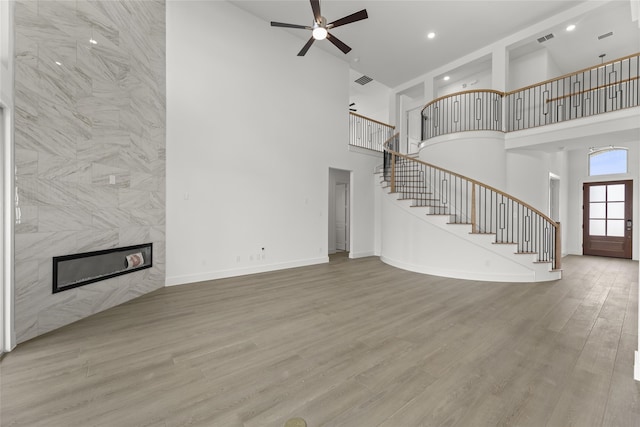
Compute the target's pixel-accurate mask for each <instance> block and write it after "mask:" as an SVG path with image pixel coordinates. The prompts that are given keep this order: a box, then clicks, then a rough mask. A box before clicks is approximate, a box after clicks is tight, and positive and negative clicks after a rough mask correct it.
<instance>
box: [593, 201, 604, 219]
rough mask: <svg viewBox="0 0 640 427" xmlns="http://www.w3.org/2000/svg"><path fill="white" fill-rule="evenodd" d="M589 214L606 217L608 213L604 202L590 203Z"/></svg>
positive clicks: (595, 216)
mask: <svg viewBox="0 0 640 427" xmlns="http://www.w3.org/2000/svg"><path fill="white" fill-rule="evenodd" d="M589 216H590V217H591V218H603V219H604V218H606V217H607V213H606V210H605V204H604V203H589Z"/></svg>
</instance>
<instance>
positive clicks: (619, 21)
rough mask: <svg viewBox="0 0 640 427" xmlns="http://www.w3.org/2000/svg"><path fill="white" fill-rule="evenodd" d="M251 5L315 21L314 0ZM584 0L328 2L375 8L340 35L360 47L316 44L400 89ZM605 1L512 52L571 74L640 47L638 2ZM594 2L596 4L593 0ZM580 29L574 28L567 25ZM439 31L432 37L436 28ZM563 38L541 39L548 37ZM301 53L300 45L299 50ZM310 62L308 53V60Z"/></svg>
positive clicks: (338, 9)
mask: <svg viewBox="0 0 640 427" xmlns="http://www.w3.org/2000/svg"><path fill="white" fill-rule="evenodd" d="M231 2H232V3H234V4H235V5H237V6H238V7H240V8H242V9H244V10H245V11H247V12H249V13H251V14H253V15H255V16H257V17H259V18H260V19H263V20H264V21H265V25H268V23H269V21H279V22H287V23H293V24H300V25H311V23H312V21H313V15H312V12H311V6H310V4H309V1H307V0H289V1H270V0H260V1H245V0H234V1H231ZM583 2H584V0H583V1H565V0H553V1H548V0H547V1H545V0H502V1H481V0H446V1H437V0H422V1H399V0H394V1H381V0H355V1H354V0H351V1H337V0H321V2H320V5H321V10H322V15H323V16H325V17H326V18H327V20H328V21H329V22H331V21H333V20H336V19H338V18H342V17H343V16H346V15H349V14H351V13H353V12H356V11H358V10H361V9H365V8H366V9H367V11H368V14H369V19H366V20H363V21H359V22H355V23H352V24H349V25H345V26H342V27H339V28H336V29H335V30H332V31H331V32H332V34H334V35H335V36H336V37H338V38H339V39H340V40H342V41H343V42H344V43H346V44H347V45H349V46H350V47H351V48H353V50H352V51H351V52H349V53H348V54H347V55H344V54H343V53H342V52H340V51H339V50H338V49H336V47H335V46H333V45H332V44H331V43H329V42H328V41H326V40H325V41H319V42H316V43H314V45H313V46H312V47H311V49H310V50H309V52H308V53H307V55H313V52H314V49H323V50H325V51H327V52H329V53H331V54H332V55H335V56H337V57H340V58H341V59H344V60H346V61H348V62H349V64H350V66H351V68H352V69H354V70H356V71H358V72H360V73H362V74H366V75H368V76H370V77H372V78H373V79H375V80H376V81H378V82H380V83H383V84H385V85H386V86H388V87H395V86H398V85H400V84H402V83H404V82H407V81H409V80H411V79H413V78H415V77H418V76H420V75H422V74H424V73H426V72H429V71H431V70H434V69H436V68H439V67H441V66H443V65H446V64H448V63H450V62H451V61H453V60H455V59H457V58H460V57H463V56H465V55H467V54H469V53H472V52H474V51H476V50H478V49H480V48H482V47H485V46H487V45H490V44H492V43H493V42H496V41H498V40H500V39H502V38H504V37H506V36H509V35H511V34H514V33H516V32H518V31H520V30H523V29H525V28H527V27H529V26H531V25H533V24H536V23H538V22H540V21H543V20H545V19H547V18H550V17H552V16H554V15H556V14H558V13H561V12H563V11H566V10H569V9H571V8H573V7H575V6H577V5H579V4H580V3H583ZM596 2H597V3H598V4H602V6H600V7H598V9H596V10H594V11H592V12H589V13H587V14H586V15H584V16H581V17H579V19H578V20H577V22H566V23H562V24H561V25H560V26H559V27H557V28H548V29H546V30H545V31H542V32H541V34H539V35H537V36H536V37H532V38H531V40H522V41H521V42H520V43H518V44H516V45H514V48H513V51H512V52H511V55H512V56H513V55H521V54H525V53H529V52H532V51H533V50H535V49H547V50H548V51H549V54H550V56H551V57H552V58H553V59H554V61H555V62H556V63H557V65H558V67H559V68H560V69H561V70H562V71H563V72H571V71H575V70H578V69H581V68H585V67H588V66H592V65H595V64H597V63H599V62H600V59H599V58H598V55H600V54H602V53H606V57H605V59H606V60H610V59H615V58H617V57H620V56H624V55H628V54H631V53H637V52H639V51H640V28H639V26H638V23H637V22H633V21H632V20H631V2H630V0H613V1H609V2H607V1H599V0H596ZM592 3H594V2H593V1H592ZM570 23H574V24H575V25H576V26H577V27H576V29H575V30H574V31H573V32H571V33H566V31H565V27H566V25H568V24H570ZM273 31H287V32H289V33H291V34H292V35H294V36H295V37H298V38H300V47H301V48H302V46H303V45H304V43H305V42H306V41H307V40H308V39H309V37H310V32H309V31H307V30H298V29H286V28H275V27H274V28H273ZM432 31H433V32H435V33H436V37H435V38H433V39H428V38H427V34H428V33H429V32H432ZM610 31H613V33H614V34H613V36H611V37H607V38H605V39H603V40H598V36H599V35H602V34H605V33H608V32H610ZM549 33H553V34H554V35H555V37H554V38H553V39H550V40H549V41H547V42H545V43H542V44H541V43H538V42H537V41H536V39H537V38H538V37H540V36H544V35H546V34H549ZM296 54H297V51H295V52H294V51H292V52H291V55H292V56H295V55H296ZM301 60H304V58H301Z"/></svg>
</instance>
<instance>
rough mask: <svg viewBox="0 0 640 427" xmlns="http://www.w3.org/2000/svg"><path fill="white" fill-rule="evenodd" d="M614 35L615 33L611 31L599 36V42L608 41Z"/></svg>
mask: <svg viewBox="0 0 640 427" xmlns="http://www.w3.org/2000/svg"><path fill="white" fill-rule="evenodd" d="M612 35H613V31H609V32H608V33H607V34H602V35H601V36H598V40H602V39H606V38H607V37H611V36H612Z"/></svg>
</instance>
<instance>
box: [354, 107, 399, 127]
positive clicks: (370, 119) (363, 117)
mask: <svg viewBox="0 0 640 427" xmlns="http://www.w3.org/2000/svg"><path fill="white" fill-rule="evenodd" d="M349 114H351V115H352V116H356V117H360V118H361V119H365V120H369V121H370V122H373V123H377V124H379V125H382V126H386V127H388V128H391V129H395V128H396V127H395V126H393V125H390V124H387V123H382V122H379V121H378V120H374V119H372V118H369V117H367V116H363V115H361V114H356V113H354V112H353V111H349Z"/></svg>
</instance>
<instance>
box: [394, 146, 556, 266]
mask: <svg viewBox="0 0 640 427" xmlns="http://www.w3.org/2000/svg"><path fill="white" fill-rule="evenodd" d="M398 147H399V138H398V134H396V135H394V136H393V137H392V138H391V139H389V141H387V142H386V143H385V152H384V166H383V167H384V180H385V181H386V182H388V183H389V186H390V191H391V192H392V193H397V194H399V195H400V197H401V198H402V199H411V200H413V203H414V205H415V206H425V207H429V208H430V213H431V214H433V215H448V216H449V221H450V222H451V223H454V224H469V225H471V232H472V233H474V234H493V235H495V243H497V244H513V245H515V247H516V248H517V249H516V251H515V252H517V253H521V254H535V255H537V260H538V262H550V263H552V268H553V269H560V259H561V255H560V254H561V249H560V248H561V246H560V236H561V234H560V223H557V222H555V221H553V220H552V219H551V218H549V217H548V216H546V215H545V214H543V213H542V212H540V211H539V210H537V209H535V208H534V207H532V206H530V205H528V204H526V203H525V202H523V201H521V200H519V199H517V198H515V197H513V196H510V195H509V194H507V193H504V192H503V191H500V190H498V189H495V188H493V187H491V186H489V185H486V184H483V183H481V182H479V181H476V180H474V179H471V178H467V177H465V176H463V175H460V174H457V173H455V172H451V171H449V170H446V169H442V168H440V167H438V166H434V165H432V164H429V163H425V162H423V161H421V160H418V159H415V158H412V157H409V156H406V155H404V154H401V153H399V152H398Z"/></svg>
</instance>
